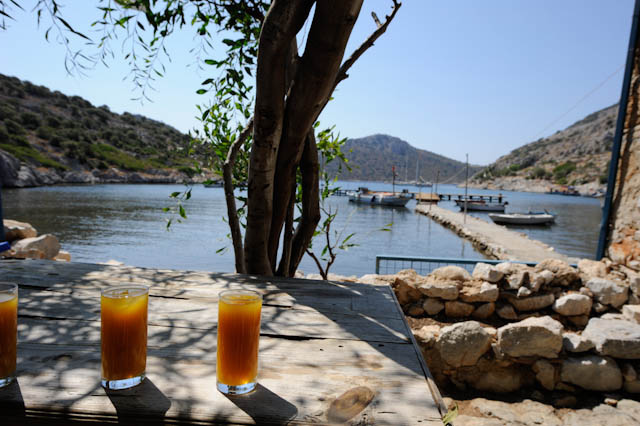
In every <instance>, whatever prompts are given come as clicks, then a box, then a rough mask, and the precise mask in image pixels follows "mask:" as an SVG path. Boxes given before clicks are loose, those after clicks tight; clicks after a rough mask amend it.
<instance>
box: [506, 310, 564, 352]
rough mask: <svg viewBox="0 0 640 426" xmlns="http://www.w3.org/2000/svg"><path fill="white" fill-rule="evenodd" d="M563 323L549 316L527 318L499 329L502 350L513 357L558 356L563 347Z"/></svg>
mask: <svg viewBox="0 0 640 426" xmlns="http://www.w3.org/2000/svg"><path fill="white" fill-rule="evenodd" d="M562 331H563V328H562V324H560V323H559V322H558V321H556V320H554V319H552V318H551V317H549V316H545V317H540V318H527V319H525V320H523V321H520V322H517V323H513V324H507V325H505V326H503V327H500V328H499V329H498V345H499V347H500V351H501V352H502V353H504V354H506V355H508V356H512V357H526V356H540V357H544V358H557V357H558V353H559V352H560V350H561V349H562Z"/></svg>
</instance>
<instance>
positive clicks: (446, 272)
mask: <svg viewBox="0 0 640 426" xmlns="http://www.w3.org/2000/svg"><path fill="white" fill-rule="evenodd" d="M429 277H432V278H435V279H437V280H443V281H459V282H464V281H470V280H471V275H470V274H469V272H467V270H466V269H464V268H461V267H459V266H453V265H449V266H443V267H441V268H438V269H434V270H433V271H432V272H431V273H430V274H429Z"/></svg>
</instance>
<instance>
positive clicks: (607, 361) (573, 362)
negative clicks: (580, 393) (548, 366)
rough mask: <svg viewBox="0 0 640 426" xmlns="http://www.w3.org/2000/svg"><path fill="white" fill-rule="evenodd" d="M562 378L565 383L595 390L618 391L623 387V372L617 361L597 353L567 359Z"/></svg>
mask: <svg viewBox="0 0 640 426" xmlns="http://www.w3.org/2000/svg"><path fill="white" fill-rule="evenodd" d="M560 378H561V380H562V381H563V382H565V383H570V384H572V385H577V386H580V387H581V388H583V389H587V390H593V391H600V392H603V391H616V390H618V389H620V388H621V387H622V372H621V371H620V368H618V365H617V364H616V362H615V361H614V360H613V359H611V358H609V357H600V356H596V355H590V356H585V357H583V358H567V359H565V360H564V361H563V362H562V368H561V370H560Z"/></svg>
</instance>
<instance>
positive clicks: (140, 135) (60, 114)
mask: <svg viewBox="0 0 640 426" xmlns="http://www.w3.org/2000/svg"><path fill="white" fill-rule="evenodd" d="M189 141H190V139H189V137H188V136H187V135H185V134H183V133H180V132H179V131H178V130H176V129H174V128H173V127H170V126H168V125H166V124H164V123H161V122H158V121H154V120H151V119H148V118H146V117H143V116H140V115H133V114H129V113H126V112H125V113H124V114H115V113H113V112H111V111H109V108H108V107H107V106H101V107H96V106H93V105H91V103H90V102H88V101H86V100H84V99H82V98H81V97H78V96H66V95H64V94H62V93H60V92H58V91H54V92H52V91H50V90H49V89H47V88H46V87H43V86H36V85H34V84H31V83H29V82H28V81H21V80H19V79H17V78H14V77H7V76H3V75H0V182H1V183H2V185H3V186H4V187H25V186H38V185H47V184H55V183H94V182H181V181H184V180H186V179H190V178H191V177H192V176H193V174H194V170H193V169H192V168H191V165H192V161H191V160H190V159H189V158H188V157H187V154H186V153H187V148H188V145H189Z"/></svg>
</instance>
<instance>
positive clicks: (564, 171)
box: [553, 161, 576, 185]
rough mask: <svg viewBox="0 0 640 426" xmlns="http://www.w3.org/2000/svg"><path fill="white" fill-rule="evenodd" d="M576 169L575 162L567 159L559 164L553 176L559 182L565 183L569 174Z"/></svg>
mask: <svg viewBox="0 0 640 426" xmlns="http://www.w3.org/2000/svg"><path fill="white" fill-rule="evenodd" d="M575 170H576V165H575V163H574V162H572V161H567V162H565V163H562V164H560V165H559V166H556V167H555V168H554V169H553V178H554V180H555V181H556V182H557V183H559V184H561V185H564V184H566V182H567V179H566V177H567V176H568V175H569V173H571V172H573V171H575ZM561 181H562V182H561Z"/></svg>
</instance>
